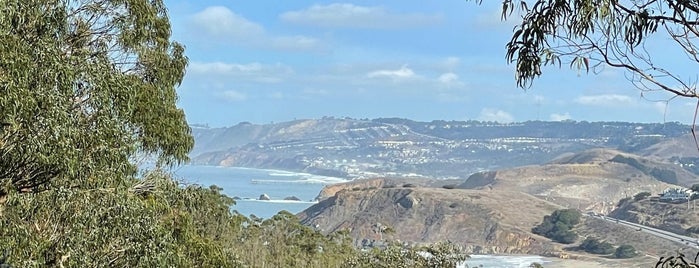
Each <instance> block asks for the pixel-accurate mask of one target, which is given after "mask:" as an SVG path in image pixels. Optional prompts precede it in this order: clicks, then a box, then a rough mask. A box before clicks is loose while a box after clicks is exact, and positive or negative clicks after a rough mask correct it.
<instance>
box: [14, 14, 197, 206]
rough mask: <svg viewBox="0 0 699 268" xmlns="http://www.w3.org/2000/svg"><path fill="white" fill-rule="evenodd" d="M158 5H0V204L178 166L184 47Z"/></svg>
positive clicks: (183, 135) (183, 126) (182, 147)
mask: <svg viewBox="0 0 699 268" xmlns="http://www.w3.org/2000/svg"><path fill="white" fill-rule="evenodd" d="M170 35H171V29H170V23H169V19H168V16H167V13H166V7H165V5H164V3H163V1H162V0H6V1H0V184H1V186H2V187H1V188H0V196H2V195H4V194H6V193H7V191H8V190H10V189H15V190H20V191H36V190H41V189H46V187H48V186H49V185H51V184H53V183H61V184H63V185H66V186H70V187H82V188H84V187H104V186H114V185H118V184H120V183H119V182H120V180H121V179H120V178H127V177H129V176H131V175H133V174H135V172H136V166H135V164H134V163H133V162H134V161H133V159H134V157H135V156H136V155H148V156H153V157H154V158H155V159H157V163H158V164H159V165H170V164H175V163H181V162H183V161H186V160H187V153H188V152H189V150H190V149H191V147H192V146H193V138H192V137H191V133H190V129H189V127H188V125H187V123H186V121H185V117H184V113H183V111H182V110H181V109H179V108H177V106H176V101H177V95H176V91H175V88H176V87H177V86H178V85H179V84H180V83H181V81H182V78H183V76H184V74H185V67H186V65H187V58H186V56H185V55H184V47H183V45H181V44H179V43H176V42H173V41H171V40H170Z"/></svg>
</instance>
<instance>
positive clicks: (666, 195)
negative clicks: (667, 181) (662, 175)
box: [660, 187, 696, 202]
mask: <svg viewBox="0 0 699 268" xmlns="http://www.w3.org/2000/svg"><path fill="white" fill-rule="evenodd" d="M695 194H696V192H694V191H692V190H691V189H687V188H680V187H677V188H667V189H665V191H663V192H662V193H660V201H664V202H684V201H688V200H689V199H690V198H691V197H692V196H693V195H695Z"/></svg>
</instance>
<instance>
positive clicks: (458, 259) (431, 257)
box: [342, 242, 468, 268]
mask: <svg viewBox="0 0 699 268" xmlns="http://www.w3.org/2000/svg"><path fill="white" fill-rule="evenodd" d="M467 258H468V256H467V255H465V254H463V252H462V251H461V249H460V248H459V247H458V246H456V245H454V244H452V243H449V242H442V243H437V244H434V245H430V246H425V247H404V246H399V245H391V246H389V247H388V248H386V249H384V250H379V249H372V250H371V251H368V252H363V253H362V254H360V255H358V256H356V257H353V258H350V259H349V260H348V261H347V262H346V263H344V265H343V266H342V267H357V268H361V267H367V268H369V267H371V268H374V267H385V268H392V267H404V268H407V267H418V268H420V267H422V268H449V267H456V266H457V265H458V264H459V263H462V262H463V261H465V260H466V259H467Z"/></svg>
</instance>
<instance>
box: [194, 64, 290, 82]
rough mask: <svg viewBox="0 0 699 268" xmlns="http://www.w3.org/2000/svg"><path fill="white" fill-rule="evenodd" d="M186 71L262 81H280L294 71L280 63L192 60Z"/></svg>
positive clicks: (195, 73)
mask: <svg viewBox="0 0 699 268" xmlns="http://www.w3.org/2000/svg"><path fill="white" fill-rule="evenodd" d="M187 71H188V72H190V73H191V74H194V75H204V76H211V75H215V76H225V77H237V78H248V79H249V80H253V81H256V82H264V83H277V82H281V81H282V80H283V78H284V77H286V76H288V75H290V74H292V73H294V71H293V69H291V67H289V66H286V65H283V64H280V63H277V64H262V63H259V62H253V63H247V64H238V63H225V62H192V63H191V64H190V65H189V67H188V68H187Z"/></svg>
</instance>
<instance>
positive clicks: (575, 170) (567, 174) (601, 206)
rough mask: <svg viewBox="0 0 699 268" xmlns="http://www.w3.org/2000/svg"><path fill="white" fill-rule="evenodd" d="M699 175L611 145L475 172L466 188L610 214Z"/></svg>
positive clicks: (461, 186) (465, 185)
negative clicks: (630, 200) (623, 202)
mask: <svg viewBox="0 0 699 268" xmlns="http://www.w3.org/2000/svg"><path fill="white" fill-rule="evenodd" d="M697 182H699V180H698V179H697V177H696V176H695V175H694V174H692V173H690V172H689V171H687V170H685V169H683V168H682V167H680V166H678V165H674V164H671V163H667V162H660V161H656V160H652V159H649V158H644V157H641V156H638V155H633V154H628V153H623V152H620V151H617V150H611V149H591V150H586V151H583V152H580V153H575V154H572V153H567V154H564V155H562V156H559V157H557V158H555V159H553V160H552V161H550V162H548V163H546V164H542V165H531V166H524V167H517V168H511V169H503V170H497V171H489V172H480V173H475V174H473V175H471V176H470V177H469V178H468V179H467V180H466V181H465V182H464V183H462V184H460V185H459V186H457V187H458V188H463V189H493V190H505V191H521V192H524V193H527V194H530V195H533V196H536V197H539V198H543V199H545V200H549V201H552V202H555V203H557V204H559V205H563V206H567V207H573V208H578V209H580V210H583V211H588V210H592V211H597V212H602V213H606V212H609V211H611V210H612V209H614V205H615V204H616V201H617V200H619V199H622V198H625V197H629V196H633V195H634V194H636V193H639V192H651V193H659V192H661V191H662V190H664V189H666V188H668V187H675V185H684V186H687V187H688V186H690V185H692V184H694V183H697Z"/></svg>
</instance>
